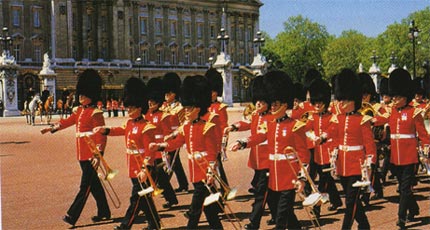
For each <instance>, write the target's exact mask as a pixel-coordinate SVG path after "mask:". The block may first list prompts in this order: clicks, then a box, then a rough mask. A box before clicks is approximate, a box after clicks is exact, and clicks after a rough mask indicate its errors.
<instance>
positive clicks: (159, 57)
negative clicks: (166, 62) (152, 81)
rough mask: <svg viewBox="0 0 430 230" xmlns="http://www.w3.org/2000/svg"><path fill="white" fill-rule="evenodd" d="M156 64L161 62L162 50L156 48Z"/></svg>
mask: <svg viewBox="0 0 430 230" xmlns="http://www.w3.org/2000/svg"><path fill="white" fill-rule="evenodd" d="M157 64H159V65H161V64H163V50H161V49H159V50H157Z"/></svg>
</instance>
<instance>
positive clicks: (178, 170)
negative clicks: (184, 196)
mask: <svg viewBox="0 0 430 230" xmlns="http://www.w3.org/2000/svg"><path fill="white" fill-rule="evenodd" d="M176 151H178V153H177V156H176V159H175V162H173V158H174V156H175V153H176ZM176 151H171V152H169V158H170V164H172V163H173V165H172V170H173V172H174V173H175V175H176V179H177V180H178V184H179V187H180V188H188V180H187V176H186V175H185V171H184V167H182V162H181V158H180V156H179V151H180V149H177V150H176Z"/></svg>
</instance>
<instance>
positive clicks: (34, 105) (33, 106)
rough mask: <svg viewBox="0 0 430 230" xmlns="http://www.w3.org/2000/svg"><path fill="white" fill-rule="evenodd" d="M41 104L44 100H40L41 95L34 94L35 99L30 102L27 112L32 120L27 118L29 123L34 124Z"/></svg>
mask: <svg viewBox="0 0 430 230" xmlns="http://www.w3.org/2000/svg"><path fill="white" fill-rule="evenodd" d="M41 104H42V100H40V96H39V95H36V96H34V97H33V99H32V100H31V101H30V102H29V103H28V107H27V114H28V115H29V116H30V122H29V120H28V119H27V123H29V124H30V125H34V120H35V117H36V115H37V114H36V113H37V112H40V111H39V107H40V105H41Z"/></svg>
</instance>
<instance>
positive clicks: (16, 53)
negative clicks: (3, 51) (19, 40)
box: [13, 44, 21, 61]
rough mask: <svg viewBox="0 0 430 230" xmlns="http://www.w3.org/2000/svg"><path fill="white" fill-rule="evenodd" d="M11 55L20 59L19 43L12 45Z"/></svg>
mask: <svg viewBox="0 0 430 230" xmlns="http://www.w3.org/2000/svg"><path fill="white" fill-rule="evenodd" d="M13 56H14V57H15V60H17V61H19V60H21V47H20V45H19V44H16V45H14V46H13Z"/></svg>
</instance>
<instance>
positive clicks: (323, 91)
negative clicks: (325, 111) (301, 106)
mask: <svg viewBox="0 0 430 230" xmlns="http://www.w3.org/2000/svg"><path fill="white" fill-rule="evenodd" d="M309 94H310V96H311V103H312V104H314V103H316V102H323V103H324V104H325V105H326V108H328V106H329V105H330V100H331V88H330V86H329V84H328V83H327V82H326V81H324V80H323V79H322V78H320V79H316V80H315V81H313V82H312V84H311V85H310V86H309Z"/></svg>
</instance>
